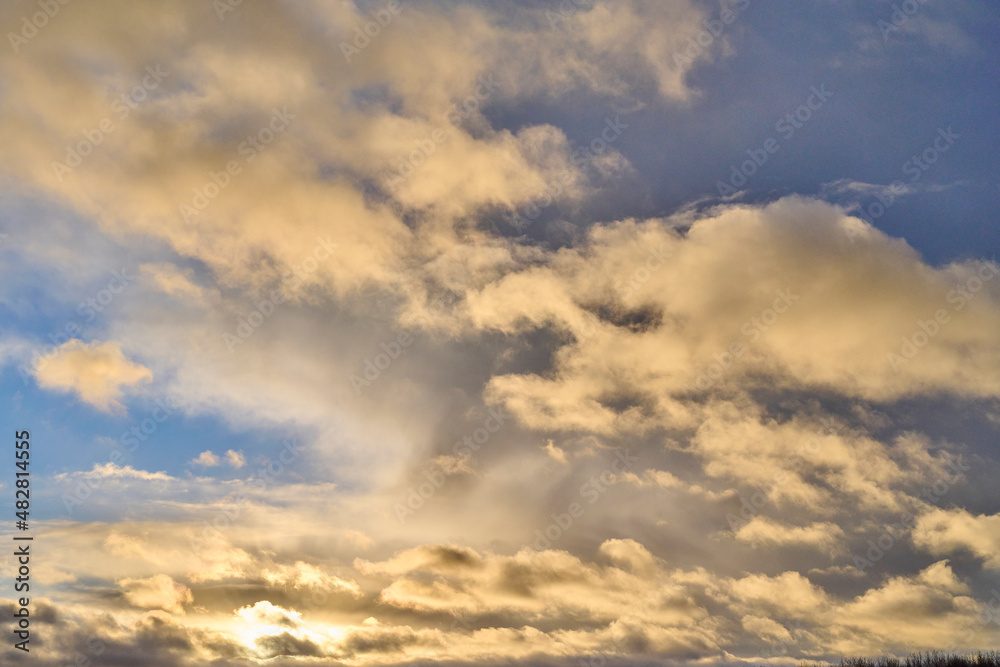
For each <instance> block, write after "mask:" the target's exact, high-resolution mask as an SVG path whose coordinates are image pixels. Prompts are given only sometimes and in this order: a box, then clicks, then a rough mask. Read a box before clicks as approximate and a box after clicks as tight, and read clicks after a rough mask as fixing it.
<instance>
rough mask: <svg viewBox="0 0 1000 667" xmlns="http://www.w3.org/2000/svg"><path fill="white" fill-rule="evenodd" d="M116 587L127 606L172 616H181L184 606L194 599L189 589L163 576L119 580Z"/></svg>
mask: <svg viewBox="0 0 1000 667" xmlns="http://www.w3.org/2000/svg"><path fill="white" fill-rule="evenodd" d="M117 583H118V585H119V586H120V587H121V589H122V590H123V591H124V593H125V599H126V600H128V602H129V604H131V605H133V606H136V607H141V608H143V609H162V610H164V611H168V612H170V613H172V614H183V613H184V605H185V604H190V603H191V602H192V600H193V599H194V598H193V597H192V595H191V589H190V588H188V587H187V586H184V585H182V584H178V583H177V582H175V581H174V580H173V579H171V578H170V577H168V576H167V575H165V574H157V575H155V576H152V577H149V578H146V579H120V580H119V581H118V582H117Z"/></svg>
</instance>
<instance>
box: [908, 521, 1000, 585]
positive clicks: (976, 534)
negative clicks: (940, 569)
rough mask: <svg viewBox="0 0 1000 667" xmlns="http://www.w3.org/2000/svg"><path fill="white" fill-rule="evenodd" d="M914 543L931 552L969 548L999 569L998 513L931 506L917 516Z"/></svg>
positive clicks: (999, 523) (999, 524)
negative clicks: (982, 512)
mask: <svg viewBox="0 0 1000 667" xmlns="http://www.w3.org/2000/svg"><path fill="white" fill-rule="evenodd" d="M913 542H914V544H916V545H917V546H918V547H920V548H922V549H926V550H927V551H929V552H931V553H932V554H934V555H943V554H948V553H952V552H954V551H958V550H962V549H964V550H968V551H970V552H972V554H973V555H975V556H976V557H977V558H980V559H982V560H983V564H984V565H985V566H986V567H988V568H991V569H995V570H996V569H1000V514H993V515H989V514H978V515H977V514H972V513H970V512H968V511H967V510H964V509H938V508H935V509H932V510H930V511H929V512H927V513H926V514H922V515H921V516H919V517H917V525H916V527H915V528H914V530H913Z"/></svg>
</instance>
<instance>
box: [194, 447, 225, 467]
mask: <svg viewBox="0 0 1000 667" xmlns="http://www.w3.org/2000/svg"><path fill="white" fill-rule="evenodd" d="M219 462H220V459H219V457H218V456H216V455H215V454H213V453H212V451H211V450H209V449H206V450H205V451H203V452H202V453H201V454H199V455H198V457H197V458H194V459H192V460H191V461H190V462H189V463H190V464H191V465H195V466H202V467H204V468H208V467H211V466H217V465H219Z"/></svg>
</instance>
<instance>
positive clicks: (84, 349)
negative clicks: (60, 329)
mask: <svg viewBox="0 0 1000 667" xmlns="http://www.w3.org/2000/svg"><path fill="white" fill-rule="evenodd" d="M35 379H36V380H37V381H38V386H40V387H42V388H44V389H56V390H59V391H66V392H73V393H75V394H76V395H77V397H78V398H79V399H80V400H81V401H83V402H84V403H87V404H89V405H91V406H93V407H95V408H97V409H98V410H102V411H104V412H115V413H123V412H124V411H125V406H124V405H122V403H121V402H120V400H119V399H121V397H122V389H123V388H124V387H133V386H135V385H138V384H140V383H142V382H149V381H151V380H152V379H153V373H152V371H150V370H149V369H148V368H146V367H145V366H142V365H141V364H136V363H134V362H132V361H131V360H129V359H128V358H127V357H126V356H125V354H124V353H123V352H122V349H121V345H120V344H119V343H117V342H115V341H108V342H104V343H100V342H98V341H92V342H91V343H90V344H87V343H84V342H83V341H81V340H76V339H72V340H69V341H67V342H65V343H63V344H62V345H60V346H59V347H58V348H56V349H55V350H53V351H52V352H51V353H50V354H48V355H46V356H44V357H41V358H39V359H38V361H37V362H36V364H35Z"/></svg>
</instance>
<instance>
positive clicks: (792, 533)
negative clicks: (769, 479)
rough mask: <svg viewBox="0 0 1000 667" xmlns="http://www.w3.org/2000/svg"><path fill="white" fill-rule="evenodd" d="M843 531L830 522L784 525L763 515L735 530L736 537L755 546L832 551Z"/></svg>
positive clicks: (837, 544) (839, 542)
mask: <svg viewBox="0 0 1000 667" xmlns="http://www.w3.org/2000/svg"><path fill="white" fill-rule="evenodd" d="M843 537H844V531H843V530H842V529H841V528H840V526H837V525H836V524H832V523H826V522H822V523H811V524H809V525H808V526H786V525H784V524H781V523H778V522H776V521H772V520H770V519H767V518H765V517H761V516H756V517H754V518H753V519H751V520H750V521H749V522H747V523H746V524H744V525H743V526H742V527H740V528H739V530H737V531H736V539H737V540H739V541H741V542H748V543H750V544H751V545H753V546H755V547H760V546H772V547H787V546H793V545H802V546H808V547H813V548H816V549H821V550H824V551H834V550H835V549H836V548H837V547H838V546H840V544H841V540H842V539H843Z"/></svg>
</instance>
